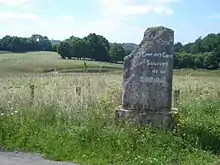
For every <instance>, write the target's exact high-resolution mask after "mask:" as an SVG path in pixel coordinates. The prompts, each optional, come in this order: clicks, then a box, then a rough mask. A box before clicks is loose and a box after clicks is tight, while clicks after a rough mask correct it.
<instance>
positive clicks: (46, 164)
mask: <svg viewBox="0 0 220 165" xmlns="http://www.w3.org/2000/svg"><path fill="white" fill-rule="evenodd" d="M0 165H79V164H74V163H71V162H56V161H50V160H45V159H43V158H42V157H41V156H40V155H38V154H33V153H23V152H18V153H16V152H0Z"/></svg>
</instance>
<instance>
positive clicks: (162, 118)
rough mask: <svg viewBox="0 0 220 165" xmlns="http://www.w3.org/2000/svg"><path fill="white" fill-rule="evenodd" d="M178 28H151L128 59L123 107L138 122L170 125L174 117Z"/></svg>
mask: <svg viewBox="0 0 220 165" xmlns="http://www.w3.org/2000/svg"><path fill="white" fill-rule="evenodd" d="M173 55H174V31H173V30H171V29H168V28H165V27H162V26H161V27H151V28H148V29H147V30H146V31H145V33H144V38H143V40H142V41H141V43H140V45H139V47H138V48H136V49H135V50H134V51H133V52H132V53H131V54H130V55H128V56H126V57H125V58H124V75H123V96H122V97H123V98H122V110H118V111H116V114H117V116H118V117H119V118H120V117H122V116H128V117H130V118H131V119H133V120H134V121H135V122H137V123H153V124H156V125H161V126H166V125H167V123H168V121H169V120H170V119H171V116H170V115H169V112H170V110H171V105H172V80H173Z"/></svg>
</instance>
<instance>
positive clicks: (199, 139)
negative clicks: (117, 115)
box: [0, 52, 220, 165]
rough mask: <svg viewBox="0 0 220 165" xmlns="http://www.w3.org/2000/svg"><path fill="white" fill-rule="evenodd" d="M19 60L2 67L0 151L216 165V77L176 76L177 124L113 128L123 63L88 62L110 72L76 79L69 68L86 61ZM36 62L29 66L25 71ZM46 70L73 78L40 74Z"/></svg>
mask: <svg viewBox="0 0 220 165" xmlns="http://www.w3.org/2000/svg"><path fill="white" fill-rule="evenodd" d="M7 54H8V53H7ZM7 54H6V53H4V54H2V55H0V56H4V58H6V57H5V56H6V55H7ZM39 54H40V55H41V58H39V59H38V58H36V57H37V56H38V55H39ZM9 56H10V58H12V57H14V54H10V53H9ZM20 56H21V57H23V59H22V60H21V59H19V60H20V64H21V63H22V65H20V64H17V63H16V60H14V61H15V63H14V68H13V67H12V66H11V65H9V64H11V63H12V62H11V61H10V60H8V61H7V60H6V61H5V62H0V70H1V71H0V73H1V77H0V84H1V85H0V114H1V116H0V146H2V147H1V148H4V149H5V150H22V151H30V152H39V153H41V154H43V155H44V156H45V157H46V158H49V159H54V160H70V161H74V162H78V163H86V164H95V165H98V164H100V165H103V164H117V165H118V164H126V165H134V164H135V165H136V164H137V165H139V164H146V165H148V164H152V165H170V164H175V165H176V164H181V165H197V164H199V165H200V164H201V165H202V164H204V165H206V164H210V165H214V164H218V159H219V153H220V102H219V99H220V92H219V91H220V90H219V89H220V78H219V76H218V75H219V74H220V72H219V71H201V70H200V71H199V70H175V71H174V79H173V89H174V90H175V89H179V90H180V92H181V95H180V102H179V104H178V105H177V106H176V107H177V108H178V109H179V111H180V112H179V126H178V130H176V131H164V130H156V129H154V128H150V127H144V128H143V127H142V128H141V127H136V126H131V125H129V124H126V125H124V124H122V125H119V126H118V127H116V126H115V123H114V120H115V119H114V112H115V109H117V108H119V106H120V104H121V91H122V72H121V71H120V68H121V67H122V66H121V65H119V64H108V63H98V62H92V61H91V62H88V63H89V64H88V65H90V66H91V68H92V67H93V68H99V67H97V66H100V65H102V68H111V69H112V71H108V72H107V73H106V72H105V71H103V72H102V70H100V69H99V72H97V73H95V72H94V73H93V72H89V73H88V72H81V73H80V72H78V71H76V72H74V69H75V68H77V69H79V70H80V69H81V70H83V67H82V64H83V61H76V60H69V61H67V60H61V59H58V56H55V54H54V53H51V54H50V53H48V54H47V55H46V56H45V57H44V56H43V53H42V52H40V53H38V54H37V52H35V53H29V54H20ZM14 58H15V57H14ZM16 58H17V57H16ZM33 58H36V60H35V62H32V63H31V65H28V67H27V65H23V64H28V63H29V62H31V61H33V60H32V59H33ZM2 59H3V58H2ZM17 59H18V58H17ZM30 59H31V60H30ZM47 59H50V60H49V61H50V62H49V61H48V62H47ZM12 61H13V60H12ZM7 64H8V65H7ZM46 64H48V66H47V65H46ZM77 64H78V65H77ZM76 66H77V67H76ZM18 68H20V70H16V69H18ZM27 68H28V69H27ZM36 68H38V69H36ZM39 68H40V69H39ZM48 69H58V70H59V69H60V70H63V71H64V72H65V69H70V70H71V71H72V72H70V73H57V74H54V73H43V70H48ZM27 70H28V71H27ZM39 70H40V72H39ZM115 71H116V72H115ZM30 72H31V73H30ZM18 73H19V74H18ZM30 85H34V94H33V93H31V89H30ZM33 96H34V97H33Z"/></svg>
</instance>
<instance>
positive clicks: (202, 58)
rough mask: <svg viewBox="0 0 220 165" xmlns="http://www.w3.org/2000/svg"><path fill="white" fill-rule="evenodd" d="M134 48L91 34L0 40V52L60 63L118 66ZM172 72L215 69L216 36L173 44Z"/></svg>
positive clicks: (219, 54) (219, 47)
mask: <svg viewBox="0 0 220 165" xmlns="http://www.w3.org/2000/svg"><path fill="white" fill-rule="evenodd" d="M136 46H137V45H136ZM136 46H135V44H119V43H109V41H108V40H107V39H106V38H105V37H103V36H102V35H97V34H95V33H91V34H89V35H88V36H86V37H84V38H79V37H74V36H71V37H69V38H68V39H66V40H64V41H61V42H59V44H52V42H51V41H50V40H49V39H48V37H47V36H42V35H38V34H34V35H32V36H31V37H17V36H9V35H7V36H5V37H3V38H2V39H0V50H2V51H11V52H28V51H55V52H58V54H59V55H60V56H61V57H62V59H72V58H77V59H90V60H96V61H106V62H119V61H123V58H124V57H125V56H126V55H128V54H130V53H131V51H132V50H133V49H134V48H135V47H136ZM174 49H175V57H174V68H194V69H196V68H198V69H199V68H206V69H217V68H219V62H220V33H218V34H214V33H212V34H208V35H207V36H205V37H204V38H202V37H200V38H198V39H197V40H195V42H192V43H188V44H185V45H183V44H182V43H180V42H177V43H175V45H174Z"/></svg>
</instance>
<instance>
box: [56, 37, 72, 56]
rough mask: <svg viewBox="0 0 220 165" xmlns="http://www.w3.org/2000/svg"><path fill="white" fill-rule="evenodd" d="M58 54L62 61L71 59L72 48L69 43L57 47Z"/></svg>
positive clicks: (63, 42) (65, 42) (61, 43)
mask: <svg viewBox="0 0 220 165" xmlns="http://www.w3.org/2000/svg"><path fill="white" fill-rule="evenodd" d="M57 52H58V54H59V55H60V56H61V58H62V59H66V58H68V59H71V57H72V47H71V45H70V43H69V42H67V41H62V42H60V43H59V44H58V46H57Z"/></svg>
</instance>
